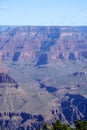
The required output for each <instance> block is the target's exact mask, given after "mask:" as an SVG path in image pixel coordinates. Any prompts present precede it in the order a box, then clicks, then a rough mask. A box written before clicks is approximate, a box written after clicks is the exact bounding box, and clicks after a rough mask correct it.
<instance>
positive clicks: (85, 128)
mask: <svg viewBox="0 0 87 130" xmlns="http://www.w3.org/2000/svg"><path fill="white" fill-rule="evenodd" d="M74 124H75V128H71V127H70V125H68V124H61V123H60V121H59V120H58V121H56V122H55V123H52V125H51V126H50V125H48V123H46V124H45V125H44V127H43V128H42V129H40V130H87V121H81V120H78V121H75V122H74Z"/></svg>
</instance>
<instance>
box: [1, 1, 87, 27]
mask: <svg viewBox="0 0 87 130" xmlns="http://www.w3.org/2000/svg"><path fill="white" fill-rule="evenodd" d="M0 25H34V26H71V25H72V26H79V25H87V0H0Z"/></svg>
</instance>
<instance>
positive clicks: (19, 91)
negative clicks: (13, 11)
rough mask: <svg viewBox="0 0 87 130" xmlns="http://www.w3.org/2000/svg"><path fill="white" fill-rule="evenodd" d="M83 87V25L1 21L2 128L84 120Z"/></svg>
mask: <svg viewBox="0 0 87 130" xmlns="http://www.w3.org/2000/svg"><path fill="white" fill-rule="evenodd" d="M86 91H87V27H86V26H82V27H80V26H78V27H76V26H73V27H72V26H69V27H68V26H46V27H45V26H40V27H39V26H37V27H35V26H34V27H33V26H0V104H1V106H0V126H1V128H2V129H6V128H8V129H10V130H17V129H35V130H36V129H38V128H39V127H41V126H42V125H43V124H44V122H46V121H47V122H53V121H55V120H57V119H60V120H61V122H66V123H69V124H70V125H73V120H77V119H84V120H87V114H86V113H87V111H86V106H87V93H86ZM67 115H68V116H67ZM3 118H4V120H3ZM13 128H14V129H13Z"/></svg>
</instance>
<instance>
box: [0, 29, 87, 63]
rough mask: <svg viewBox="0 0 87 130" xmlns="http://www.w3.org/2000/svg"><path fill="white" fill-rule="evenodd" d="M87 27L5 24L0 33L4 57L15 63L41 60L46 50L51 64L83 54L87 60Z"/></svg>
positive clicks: (0, 48)
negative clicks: (6, 25)
mask: <svg viewBox="0 0 87 130" xmlns="http://www.w3.org/2000/svg"><path fill="white" fill-rule="evenodd" d="M4 28H5V29H4ZM85 28H86V27H85ZM85 28H84V27H7V28H6V27H3V30H1V32H0V58H1V60H3V59H9V60H10V59H11V60H13V61H15V62H17V61H20V60H23V59H28V60H31V59H32V60H36V61H38V58H39V57H40V55H41V54H44V53H45V54H47V57H48V63H49V62H54V61H55V62H57V61H59V60H77V59H79V58H80V57H82V58H86V59H87V38H86V35H87V30H86V29H85ZM84 31H85V33H84Z"/></svg>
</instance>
